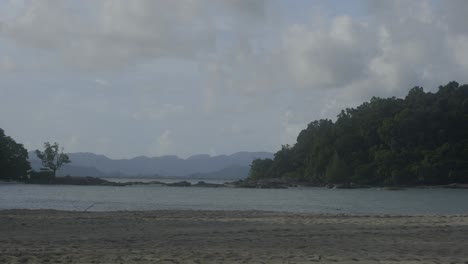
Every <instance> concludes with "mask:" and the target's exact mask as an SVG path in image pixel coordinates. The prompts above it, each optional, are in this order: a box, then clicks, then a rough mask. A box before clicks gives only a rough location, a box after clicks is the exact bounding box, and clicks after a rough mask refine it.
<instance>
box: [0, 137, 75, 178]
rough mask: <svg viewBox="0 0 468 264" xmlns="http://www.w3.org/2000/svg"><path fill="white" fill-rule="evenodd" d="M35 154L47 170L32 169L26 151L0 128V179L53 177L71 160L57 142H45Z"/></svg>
mask: <svg viewBox="0 0 468 264" xmlns="http://www.w3.org/2000/svg"><path fill="white" fill-rule="evenodd" d="M35 154H36V155H37V157H38V158H39V159H40V160H41V161H42V166H43V167H44V168H46V169H47V170H48V171H42V172H35V171H32V170H31V164H30V163H29V155H28V151H27V150H26V149H25V148H24V146H23V145H22V144H20V143H16V141H15V140H14V139H13V138H11V137H9V136H7V135H5V131H4V130H3V129H1V128H0V181H22V182H30V181H31V180H35V179H34V178H37V179H39V180H41V178H43V177H46V178H52V179H53V178H55V175H56V172H57V170H58V169H60V167H62V166H63V165H64V164H66V163H70V162H71V161H70V158H69V157H68V155H67V154H66V153H63V148H62V149H60V147H59V144H58V143H54V144H50V143H49V142H45V143H44V151H40V150H36V151H35Z"/></svg>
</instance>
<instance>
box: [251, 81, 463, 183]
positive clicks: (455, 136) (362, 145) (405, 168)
mask: <svg viewBox="0 0 468 264" xmlns="http://www.w3.org/2000/svg"><path fill="white" fill-rule="evenodd" d="M267 179H282V180H285V181H290V182H302V183H306V184H309V185H318V186H323V185H327V184H338V185H353V184H354V185H374V186H375V185H380V186H382V185H385V186H404V185H408V186H409V185H442V184H450V183H468V85H462V86H460V85H459V84H458V83H456V82H450V83H448V84H447V85H445V86H440V87H439V90H438V91H437V92H436V93H431V92H424V90H423V88H421V87H414V88H412V89H411V90H410V91H409V93H408V95H407V96H406V97H405V98H404V99H399V98H395V97H392V98H386V99H383V98H376V97H374V98H372V99H371V100H370V102H365V103H363V104H361V105H360V106H358V107H356V108H347V109H345V110H342V111H341V113H340V114H339V115H338V118H337V120H336V121H335V122H333V121H331V120H327V119H325V120H318V121H313V122H311V123H310V124H309V125H308V126H307V128H306V129H304V130H302V131H301V132H300V133H299V135H298V137H297V143H295V144H294V146H289V145H284V146H282V148H281V150H279V151H278V152H276V154H275V155H274V158H273V159H256V160H254V161H253V162H252V165H251V170H250V173H249V177H248V179H247V181H248V182H259V181H265V180H267Z"/></svg>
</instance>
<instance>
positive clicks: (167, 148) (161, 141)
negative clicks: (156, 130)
mask: <svg viewBox="0 0 468 264" xmlns="http://www.w3.org/2000/svg"><path fill="white" fill-rule="evenodd" d="M172 145H173V143H172V138H171V130H169V129H166V130H164V132H163V133H162V134H161V135H159V136H158V137H157V138H156V140H155V141H154V142H153V144H152V145H151V146H150V149H149V150H148V153H149V154H150V155H152V156H163V155H168V154H169V153H171V151H172Z"/></svg>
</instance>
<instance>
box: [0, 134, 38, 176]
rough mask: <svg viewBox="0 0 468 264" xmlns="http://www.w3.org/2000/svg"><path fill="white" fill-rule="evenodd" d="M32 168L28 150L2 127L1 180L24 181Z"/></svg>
mask: <svg viewBox="0 0 468 264" xmlns="http://www.w3.org/2000/svg"><path fill="white" fill-rule="evenodd" d="M30 169H31V166H30V164H29V161H28V151H27V150H26V149H25V148H24V147H23V145H22V144H18V143H16V142H15V141H14V140H13V139H12V138H11V137H9V136H6V135H5V132H4V131H3V129H1V128H0V180H7V181H10V180H14V181H24V180H26V178H27V172H28V170H30Z"/></svg>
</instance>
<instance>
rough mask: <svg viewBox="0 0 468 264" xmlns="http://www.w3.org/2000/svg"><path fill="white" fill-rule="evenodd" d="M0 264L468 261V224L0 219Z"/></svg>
mask: <svg viewBox="0 0 468 264" xmlns="http://www.w3.org/2000/svg"><path fill="white" fill-rule="evenodd" d="M0 245H1V247H0V263H316V262H318V263H468V216H349V215H323V214H291V213H271V212H251V211H250V212H235V211H234V212H231V211H229V212H223V211H151V212H63V211H52V210H4V211H0Z"/></svg>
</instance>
